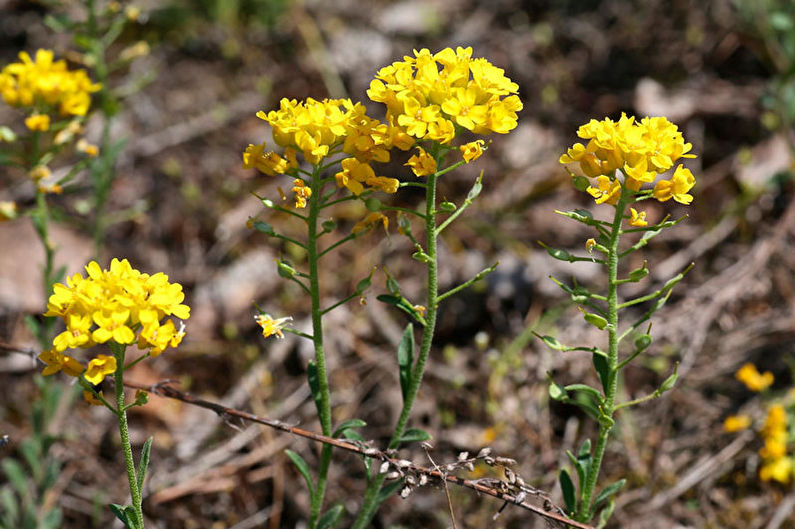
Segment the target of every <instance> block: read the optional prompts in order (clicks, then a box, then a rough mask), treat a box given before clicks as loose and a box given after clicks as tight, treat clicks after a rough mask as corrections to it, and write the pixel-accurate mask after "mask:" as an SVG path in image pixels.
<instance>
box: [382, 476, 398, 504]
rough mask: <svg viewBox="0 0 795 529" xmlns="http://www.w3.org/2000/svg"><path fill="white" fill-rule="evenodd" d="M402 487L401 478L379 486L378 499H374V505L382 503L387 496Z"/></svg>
mask: <svg viewBox="0 0 795 529" xmlns="http://www.w3.org/2000/svg"><path fill="white" fill-rule="evenodd" d="M402 488H403V480H402V479H397V480H395V481H393V482H392V483H390V484H389V485H385V486H383V487H381V490H380V491H378V499H377V500H376V505H381V504H382V503H384V500H386V499H387V498H388V497H390V496H391V495H393V494H394V493H396V492H397V491H399V490H400V489H402Z"/></svg>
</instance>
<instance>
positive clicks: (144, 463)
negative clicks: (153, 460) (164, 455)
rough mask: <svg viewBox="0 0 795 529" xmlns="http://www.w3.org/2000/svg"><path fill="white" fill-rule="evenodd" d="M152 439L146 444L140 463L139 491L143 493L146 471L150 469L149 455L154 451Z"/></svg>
mask: <svg viewBox="0 0 795 529" xmlns="http://www.w3.org/2000/svg"><path fill="white" fill-rule="evenodd" d="M152 439H154V438H153V437H150V438H149V439H147V440H146V442H145V443H144V446H143V449H142V450H141V460H140V461H139V462H138V476H137V480H138V490H139V491H143V487H144V479H145V478H146V471H147V470H148V469H149V454H150V452H151V451H152Z"/></svg>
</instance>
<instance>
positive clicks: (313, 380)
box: [306, 360, 320, 410]
mask: <svg viewBox="0 0 795 529" xmlns="http://www.w3.org/2000/svg"><path fill="white" fill-rule="evenodd" d="M306 378H307V381H308V382H309V391H311V392H312V398H313V399H314V400H315V407H317V409H318V410H319V409H320V378H319V376H318V373H317V364H315V362H314V361H313V360H310V361H309V363H308V364H307V366H306Z"/></svg>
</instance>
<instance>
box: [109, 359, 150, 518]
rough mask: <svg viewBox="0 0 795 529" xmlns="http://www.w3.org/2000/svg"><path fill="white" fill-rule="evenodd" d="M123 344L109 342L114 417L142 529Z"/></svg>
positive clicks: (132, 497) (134, 504)
mask: <svg viewBox="0 0 795 529" xmlns="http://www.w3.org/2000/svg"><path fill="white" fill-rule="evenodd" d="M124 349H125V346H124V345H119V344H111V350H112V351H113V355H114V356H115V357H116V373H115V374H114V380H115V382H116V418H117V419H118V421H119V434H120V436H121V447H122V450H124V465H125V466H126V467H127V481H128V482H129V483H130V498H131V499H132V507H133V510H134V512H135V516H136V517H137V520H136V527H137V528H139V529H143V527H144V514H143V510H142V509H141V491H140V489H139V488H138V478H137V476H136V475H135V462H134V461H133V455H132V446H130V431H129V428H128V426H127V412H126V411H125V409H126V408H125V406H124Z"/></svg>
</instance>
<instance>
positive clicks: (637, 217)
mask: <svg viewBox="0 0 795 529" xmlns="http://www.w3.org/2000/svg"><path fill="white" fill-rule="evenodd" d="M629 213H630V215H631V216H630V219H629V225H630V226H636V227H639V228H640V227H643V226H648V225H649V223H648V222H646V212H645V211H641V212H640V213H638V211H637V210H635V208H629Z"/></svg>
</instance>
